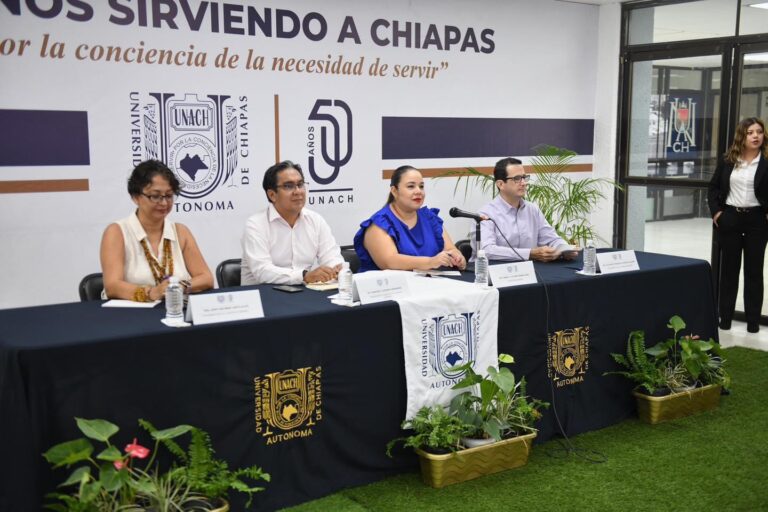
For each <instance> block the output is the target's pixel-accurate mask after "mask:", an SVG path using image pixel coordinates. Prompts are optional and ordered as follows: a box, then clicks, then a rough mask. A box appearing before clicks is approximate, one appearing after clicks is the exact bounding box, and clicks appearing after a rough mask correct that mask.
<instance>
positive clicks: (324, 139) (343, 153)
mask: <svg viewBox="0 0 768 512" xmlns="http://www.w3.org/2000/svg"><path fill="white" fill-rule="evenodd" d="M307 119H308V120H309V124H308V126H307V169H308V171H309V176H310V178H311V180H312V185H313V186H312V188H311V189H310V191H309V204H310V205H316V204H320V205H323V204H344V203H351V202H353V201H354V194H353V189H352V188H344V187H343V186H340V182H341V181H343V180H339V176H340V173H341V171H342V169H343V168H344V166H346V165H347V164H348V163H349V160H350V158H352V110H351V109H350V108H349V105H348V104H347V103H346V102H344V101H342V100H329V99H319V100H317V101H315V104H314V106H313V107H312V111H311V112H310V113H309V116H308V118H307Z"/></svg>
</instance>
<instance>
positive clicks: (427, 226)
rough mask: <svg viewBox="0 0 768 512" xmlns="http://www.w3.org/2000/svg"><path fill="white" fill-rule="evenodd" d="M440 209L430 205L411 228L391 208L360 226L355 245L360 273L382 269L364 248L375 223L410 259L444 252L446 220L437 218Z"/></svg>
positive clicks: (383, 210) (418, 214)
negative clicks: (444, 225)
mask: <svg viewBox="0 0 768 512" xmlns="http://www.w3.org/2000/svg"><path fill="white" fill-rule="evenodd" d="M438 213H440V210H439V209H437V208H427V207H426V206H424V207H422V208H419V209H418V210H417V211H416V216H417V220H416V225H415V226H414V227H413V229H408V226H406V225H405V223H404V222H403V221H401V220H400V219H398V218H397V216H396V215H395V214H394V212H393V211H392V209H391V208H390V207H389V205H388V204H387V205H385V206H384V208H382V209H381V210H379V211H377V212H376V213H374V214H373V215H372V216H371V218H369V219H367V220H365V221H363V222H361V223H360V229H359V230H358V232H357V233H356V234H355V238H354V244H355V252H356V253H357V257H358V258H360V270H359V272H367V271H368V270H379V267H377V266H376V263H374V262H373V258H371V255H370V254H368V251H367V250H366V249H365V247H364V246H363V238H364V237H365V230H366V229H368V226H370V225H371V224H375V225H377V226H378V227H380V228H381V229H383V230H384V231H385V232H386V233H387V234H388V235H389V236H390V237H392V240H393V241H394V242H395V246H396V247H397V252H399V253H400V254H407V255H408V256H427V257H432V256H434V255H435V254H437V253H439V252H440V251H442V250H443V247H444V245H445V242H444V241H443V219H441V218H440V217H438V216H437V214H438Z"/></svg>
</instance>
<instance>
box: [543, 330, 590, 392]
mask: <svg viewBox="0 0 768 512" xmlns="http://www.w3.org/2000/svg"><path fill="white" fill-rule="evenodd" d="M548 360H549V364H548V365H547V372H548V373H549V378H550V379H552V380H553V381H555V382H556V383H557V387H562V386H566V385H569V384H577V383H579V382H583V381H584V375H585V374H586V372H587V368H588V366H589V327H574V328H573V329H564V330H562V331H555V332H554V333H550V334H549V345H548Z"/></svg>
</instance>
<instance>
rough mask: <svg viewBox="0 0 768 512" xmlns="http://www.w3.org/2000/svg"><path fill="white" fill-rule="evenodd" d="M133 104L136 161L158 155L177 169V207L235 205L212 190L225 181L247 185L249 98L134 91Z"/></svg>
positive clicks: (207, 208) (188, 209)
mask: <svg viewBox="0 0 768 512" xmlns="http://www.w3.org/2000/svg"><path fill="white" fill-rule="evenodd" d="M130 105H131V152H132V156H133V160H134V162H133V163H134V165H136V164H137V163H139V162H140V161H142V160H146V159H150V158H151V159H157V160H161V161H163V162H165V163H166V164H167V165H168V167H170V168H171V170H173V172H174V174H176V177H177V178H178V180H179V182H180V184H181V192H180V193H179V195H180V196H181V198H182V199H181V200H180V201H177V203H176V204H175V208H176V211H177V212H178V211H183V212H191V211H211V210H233V209H234V205H233V203H232V201H231V200H229V199H228V198H222V194H221V193H218V194H213V193H214V191H217V190H218V189H221V188H222V187H223V186H224V185H225V184H226V185H228V186H230V187H231V186H237V185H238V184H240V185H248V184H249V181H250V177H249V169H248V168H247V167H244V166H243V165H242V160H243V159H245V158H246V157H247V156H248V154H249V148H248V98H247V97H246V96H239V97H238V98H237V99H236V100H235V99H234V98H232V97H231V96H225V95H210V94H209V95H203V94H195V93H182V94H178V95H177V94H174V93H155V92H152V93H147V94H145V95H142V94H140V93H138V92H132V93H131V95H130ZM184 199H187V201H185V200H184Z"/></svg>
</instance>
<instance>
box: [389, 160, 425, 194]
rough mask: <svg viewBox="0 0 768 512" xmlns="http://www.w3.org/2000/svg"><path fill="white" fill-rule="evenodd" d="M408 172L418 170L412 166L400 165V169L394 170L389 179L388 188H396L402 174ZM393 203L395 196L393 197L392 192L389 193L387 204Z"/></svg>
mask: <svg viewBox="0 0 768 512" xmlns="http://www.w3.org/2000/svg"><path fill="white" fill-rule="evenodd" d="M408 171H419V170H418V169H417V168H415V167H414V166H412V165H401V166H400V167H398V168H397V169H395V172H393V173H392V177H391V178H390V179H389V186H390V187H395V188H397V186H398V185H399V184H400V179H401V178H402V177H403V174H405V173H407V172H408ZM419 172H421V171H419ZM394 201H395V196H393V195H392V192H390V193H389V197H387V204H390V203H393V202H394Z"/></svg>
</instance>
